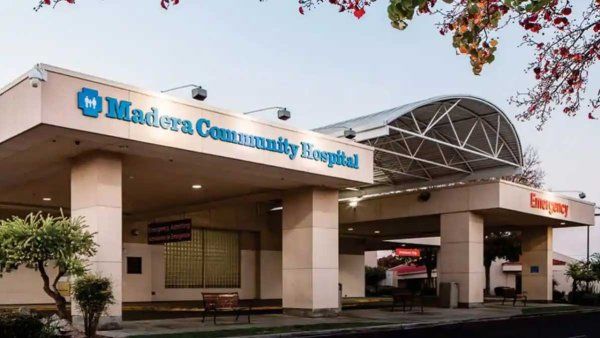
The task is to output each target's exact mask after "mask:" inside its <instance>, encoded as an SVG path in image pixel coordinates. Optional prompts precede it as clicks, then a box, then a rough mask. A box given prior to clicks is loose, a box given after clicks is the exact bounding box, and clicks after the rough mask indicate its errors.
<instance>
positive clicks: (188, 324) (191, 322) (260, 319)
mask: <svg viewBox="0 0 600 338" xmlns="http://www.w3.org/2000/svg"><path fill="white" fill-rule="evenodd" d="M561 308H564V309H567V307H565V306H561V305H557V304H549V305H544V304H531V305H528V306H527V308H526V309H527V311H530V310H533V311H534V312H544V309H547V311H548V312H553V311H557V310H560V309H561ZM571 308H572V307H571ZM522 309H523V308H521V307H512V306H511V305H501V304H500V303H486V305H485V306H483V307H480V308H474V309H442V308H431V307H429V308H427V307H426V308H425V311H424V313H421V312H420V311H413V312H402V311H395V312H391V311H390V309H389V308H381V309H357V310H346V311H343V312H342V313H341V314H340V315H339V316H338V317H335V318H302V317H294V316H287V315H283V314H261V315H253V316H252V324H247V323H246V322H245V318H244V317H240V320H239V322H237V323H236V322H235V320H234V317H233V316H223V317H218V318H217V325H214V324H213V322H212V320H209V319H208V318H207V320H206V322H205V323H202V321H201V318H200V317H198V318H176V319H159V320H139V321H125V322H124V323H123V329H122V330H119V331H104V332H99V334H101V335H103V336H107V337H128V336H131V335H150V334H168V333H182V332H208V331H222V330H234V329H244V328H267V327H282V326H297V325H315V324H325V323H327V324H329V323H334V324H342V323H365V324H369V326H371V324H372V326H382V325H385V326H389V325H401V326H403V327H406V328H408V327H420V326H430V325H441V324H449V323H457V322H465V321H477V320H490V319H506V318H510V317H513V316H518V315H522V314H523V311H522Z"/></svg>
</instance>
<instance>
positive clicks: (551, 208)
mask: <svg viewBox="0 0 600 338" xmlns="http://www.w3.org/2000/svg"><path fill="white" fill-rule="evenodd" d="M529 206H530V207H532V208H534V209H540V210H546V211H548V213H549V214H550V215H552V214H555V213H556V214H561V215H563V216H565V217H567V216H568V215H569V205H568V204H565V203H561V202H556V201H550V200H547V199H545V198H542V197H538V196H537V195H536V194H535V193H534V192H532V193H531V194H530V195H529Z"/></svg>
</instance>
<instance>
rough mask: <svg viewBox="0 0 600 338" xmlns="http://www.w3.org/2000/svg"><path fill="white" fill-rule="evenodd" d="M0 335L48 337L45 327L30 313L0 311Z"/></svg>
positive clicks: (11, 337)
mask: <svg viewBox="0 0 600 338" xmlns="http://www.w3.org/2000/svg"><path fill="white" fill-rule="evenodd" d="M0 337H2V338H50V337H52V334H50V333H49V332H48V330H47V327H46V326H45V325H44V324H42V322H41V321H40V320H39V319H38V318H36V317H35V316H32V315H30V314H22V313H13V312H0Z"/></svg>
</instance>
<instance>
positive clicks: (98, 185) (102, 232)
mask: <svg viewBox="0 0 600 338" xmlns="http://www.w3.org/2000/svg"><path fill="white" fill-rule="evenodd" d="M121 190H122V164H121V159H120V158H119V157H118V156H117V155H113V154H110V153H103V152H97V153H91V154H86V155H82V156H81V157H78V158H76V159H75V160H74V161H73V165H72V168H71V216H72V217H78V216H82V217H84V219H85V223H86V224H87V225H88V227H89V229H88V230H89V231H90V232H95V233H96V235H95V238H94V240H95V242H96V244H98V252H97V254H96V255H95V256H94V257H92V258H91V259H90V261H89V264H90V266H89V270H90V272H91V273H97V274H99V275H100V276H102V277H108V278H110V280H111V282H112V285H113V294H114V298H115V303H114V304H113V305H111V306H110V307H109V309H108V311H107V313H106V314H105V316H103V317H102V318H101V320H100V325H99V327H100V328H102V329H110V328H117V327H120V326H121V318H122V309H121V299H122V269H123V265H122V264H123V263H122V262H123V258H122V223H123V222H122V217H123V212H122V192H121ZM71 313H72V314H73V321H74V323H76V324H77V323H79V321H80V320H81V316H80V313H79V312H78V309H77V306H72V309H71Z"/></svg>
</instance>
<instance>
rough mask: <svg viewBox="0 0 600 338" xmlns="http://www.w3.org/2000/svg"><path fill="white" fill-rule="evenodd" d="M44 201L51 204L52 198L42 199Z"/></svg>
mask: <svg viewBox="0 0 600 338" xmlns="http://www.w3.org/2000/svg"><path fill="white" fill-rule="evenodd" d="M42 201H44V202H50V201H52V197H44V198H42Z"/></svg>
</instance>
